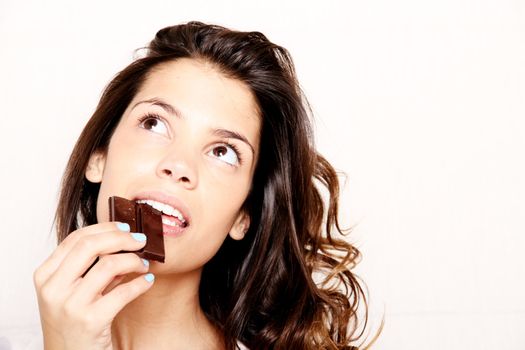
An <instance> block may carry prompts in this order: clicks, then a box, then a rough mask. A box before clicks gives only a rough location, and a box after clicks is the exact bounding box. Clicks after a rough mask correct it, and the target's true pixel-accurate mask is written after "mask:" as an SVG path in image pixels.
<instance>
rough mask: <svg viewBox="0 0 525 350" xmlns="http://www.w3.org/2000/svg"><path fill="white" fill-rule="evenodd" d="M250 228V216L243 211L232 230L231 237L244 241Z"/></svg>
mask: <svg viewBox="0 0 525 350" xmlns="http://www.w3.org/2000/svg"><path fill="white" fill-rule="evenodd" d="M249 227H250V216H249V215H248V214H247V213H246V212H245V211H244V210H241V212H240V213H239V215H237V218H236V219H235V222H234V223H233V226H232V228H231V229H230V237H231V238H233V239H235V240H237V241H239V240H241V239H243V238H244V236H245V235H246V231H248V228H249Z"/></svg>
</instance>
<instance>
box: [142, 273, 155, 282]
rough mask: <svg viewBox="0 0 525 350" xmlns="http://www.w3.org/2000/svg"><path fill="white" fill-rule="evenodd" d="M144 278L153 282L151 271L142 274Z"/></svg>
mask: <svg viewBox="0 0 525 350" xmlns="http://www.w3.org/2000/svg"><path fill="white" fill-rule="evenodd" d="M144 279H145V280H146V281H148V282H153V280H154V279H155V276H154V275H153V274H152V273H147V274H145V275H144Z"/></svg>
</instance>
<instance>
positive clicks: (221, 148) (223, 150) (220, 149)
mask: <svg viewBox="0 0 525 350" xmlns="http://www.w3.org/2000/svg"><path fill="white" fill-rule="evenodd" d="M226 153H228V149H227V148H226V147H224V146H219V147H215V148H214V149H213V154H214V155H216V156H217V157H222V156H223V155H225V154H226Z"/></svg>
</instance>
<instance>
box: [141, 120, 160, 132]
mask: <svg viewBox="0 0 525 350" xmlns="http://www.w3.org/2000/svg"><path fill="white" fill-rule="evenodd" d="M157 124H158V121H157V119H154V118H149V119H147V120H145V121H144V129H148V130H151V129H153V128H154V127H155V126H157Z"/></svg>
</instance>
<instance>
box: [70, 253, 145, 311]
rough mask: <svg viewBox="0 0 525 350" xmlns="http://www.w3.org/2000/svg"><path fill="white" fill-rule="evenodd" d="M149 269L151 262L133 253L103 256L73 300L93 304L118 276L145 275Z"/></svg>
mask: <svg viewBox="0 0 525 350" xmlns="http://www.w3.org/2000/svg"><path fill="white" fill-rule="evenodd" d="M148 268H149V262H148V261H147V260H144V259H141V258H139V257H138V256H137V255H136V254H133V253H123V254H112V255H105V256H102V257H101V258H100V260H99V261H98V262H97V263H96V265H95V266H94V267H93V268H92V269H91V270H90V271H89V272H88V273H87V274H86V276H85V277H84V278H83V279H82V281H81V282H80V283H79V285H78V287H77V288H76V290H75V292H74V293H73V294H72V295H71V298H73V299H76V300H78V302H79V303H81V304H88V303H91V302H93V301H95V300H96V299H98V298H99V297H100V296H101V295H102V293H103V291H104V289H106V287H107V286H108V285H109V284H110V283H111V282H112V281H113V280H114V278H115V277H116V276H122V275H127V274H129V273H133V272H135V273H140V274H143V273H146V272H147V271H148Z"/></svg>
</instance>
